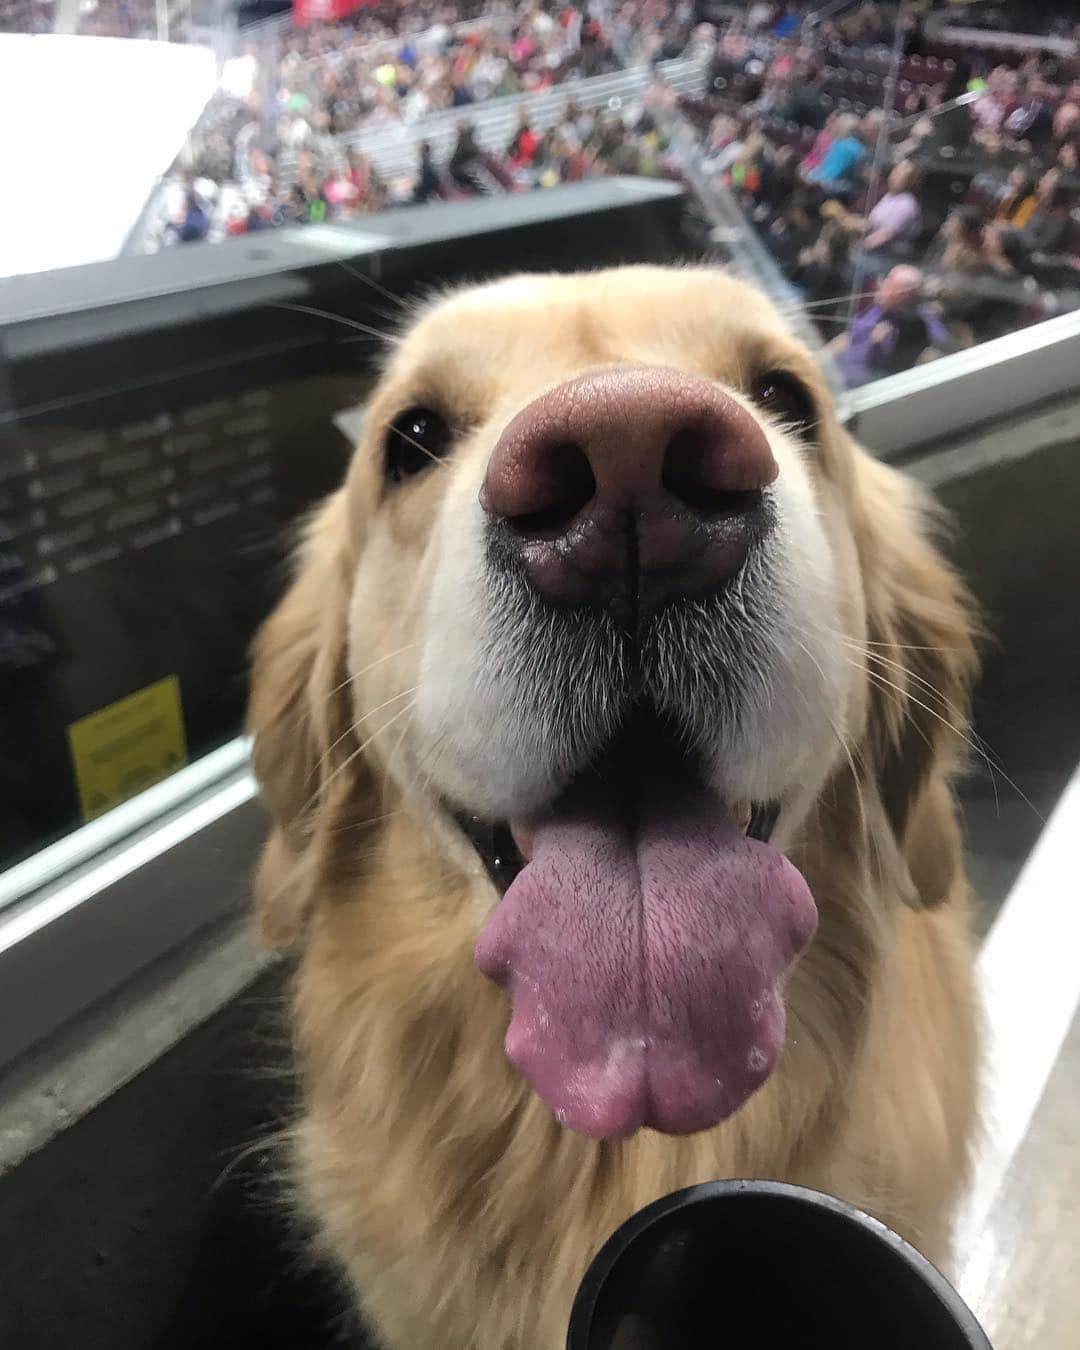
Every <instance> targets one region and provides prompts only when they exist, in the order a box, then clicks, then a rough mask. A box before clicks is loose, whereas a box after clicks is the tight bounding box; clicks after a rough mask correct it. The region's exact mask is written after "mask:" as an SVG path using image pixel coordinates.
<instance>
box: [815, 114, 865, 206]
mask: <svg viewBox="0 0 1080 1350" xmlns="http://www.w3.org/2000/svg"><path fill="white" fill-rule="evenodd" d="M858 130H859V119H858V118H857V117H854V116H853V115H852V114H851V113H844V114H843V115H842V116H841V117H840V118H839V119H838V120H837V123H836V128H835V133H836V134H835V139H834V140H833V142H832V144H831V145H830V146H829V148H828V150H827V151H826V152H825V155H824V158H823V159H822V161H821V163H820V164H818V165H817V166H815V167H812V168H810V169H808V170H807V171H806V173H805V175H804V177H805V178H806V180H807V182H809V183H819V184H820V185H821V186H822V187H823V188H824V189H825V190H826V191H827V192H835V193H837V195H847V194H849V193H850V192H851V191H852V189H853V188H854V187H855V186H856V184H857V182H858V174H859V169H860V168H861V167H862V164H863V161H864V160H865V159H866V146H865V145H864V144H863V142H862V140H861V139H860V137H859V135H858Z"/></svg>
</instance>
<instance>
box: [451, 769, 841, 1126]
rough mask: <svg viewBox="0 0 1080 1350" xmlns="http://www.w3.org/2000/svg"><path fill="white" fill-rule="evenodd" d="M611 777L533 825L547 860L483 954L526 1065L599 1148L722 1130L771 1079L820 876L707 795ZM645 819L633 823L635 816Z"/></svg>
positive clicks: (536, 848) (502, 907) (511, 1049)
mask: <svg viewBox="0 0 1080 1350" xmlns="http://www.w3.org/2000/svg"><path fill="white" fill-rule="evenodd" d="M635 795H636V797H637V800H636V803H635V805H634V810H633V811H630V812H626V811H623V812H620V811H618V810H617V809H615V807H614V806H613V804H612V803H611V802H610V800H606V799H605V798H606V797H609V796H610V794H605V793H604V791H603V790H602V785H593V786H592V787H591V788H590V789H587V790H577V789H575V790H574V791H572V792H570V793H568V794H567V796H566V797H565V798H564V799H563V800H562V801H561V802H560V803H558V804H557V805H556V807H555V808H554V810H553V811H552V813H551V814H550V815H549V816H547V817H546V818H544V819H542V820H539V821H536V822H532V831H533V835H532V858H531V861H530V862H528V863H527V864H526V866H525V867H524V868H523V869H522V871H521V872H520V873H519V875H518V876H517V878H516V879H515V881H514V883H513V885H512V886H511V887H510V888H509V890H508V891H507V893H506V895H505V896H504V897H503V899H502V901H501V902H500V903H499V905H498V907H497V909H496V910H495V913H494V914H493V915H492V917H491V919H490V921H489V922H488V924H487V927H486V928H485V929H484V932H483V933H482V934H481V937H480V940H479V942H478V944H477V949H476V960H477V964H478V965H479V967H480V969H481V970H482V971H483V972H484V974H485V975H488V976H490V977H491V979H493V980H495V981H496V982H497V983H498V984H500V985H501V986H502V987H503V988H505V989H506V990H507V992H508V993H509V995H510V998H511V1000H512V1002H513V1017H512V1019H511V1022H510V1029H509V1031H508V1033H507V1037H506V1051H507V1054H508V1055H509V1057H510V1059H511V1060H512V1061H513V1063H514V1064H515V1065H517V1067H518V1068H519V1069H520V1071H521V1072H522V1073H523V1074H524V1075H525V1077H526V1078H527V1079H528V1080H529V1082H530V1083H531V1084H532V1085H533V1087H534V1088H535V1089H536V1091H537V1092H538V1093H539V1094H540V1096H541V1097H542V1098H543V1100H544V1101H545V1102H546V1103H547V1104H548V1106H549V1107H550V1108H551V1109H552V1111H554V1112H555V1114H556V1116H557V1117H558V1119H559V1120H560V1121H561V1122H562V1123H563V1124H565V1125H567V1126H569V1127H570V1128H571V1129H574V1130H578V1131H580V1132H581V1133H582V1134H587V1135H592V1136H594V1137H596V1138H609V1137H616V1136H620V1135H627V1134H631V1133H633V1131H634V1130H637V1129H639V1128H640V1127H641V1126H643V1125H644V1126H649V1127H651V1128H653V1129H656V1130H664V1131H666V1132H668V1133H670V1134H687V1133H690V1132H692V1131H694V1130H703V1129H707V1128H709V1127H710V1126H712V1125H715V1124H717V1122H719V1121H721V1120H723V1119H724V1117H725V1116H728V1115H730V1114H731V1112H733V1111H734V1110H736V1108H737V1107H739V1106H740V1105H742V1103H743V1102H744V1101H745V1100H746V1099H747V1097H749V1096H750V1094H751V1093H752V1092H753V1091H754V1090H755V1089H756V1088H757V1087H759V1086H760V1085H761V1083H763V1082H764V1080H765V1079H766V1078H767V1077H768V1076H769V1074H770V1072H771V1071H772V1069H773V1067H774V1066H775V1064H776V1061H777V1059H778V1057H779V1055H780V1051H781V1049H782V1047H783V1043H784V1005H783V1001H782V988H783V978H784V975H785V973H786V972H787V971H788V970H789V968H790V967H791V965H792V963H793V962H794V961H795V959H796V957H797V956H798V955H799V953H800V952H801V951H802V950H803V949H804V948H805V947H806V946H807V944H808V943H809V942H810V939H811V938H812V937H813V934H814V928H815V926H816V923H817V911H816V909H815V907H814V901H813V898H812V897H811V895H810V891H809V889H808V888H807V885H806V882H805V881H804V880H803V878H802V876H801V875H800V874H799V873H798V872H797V871H796V869H795V868H794V867H793V866H792V864H791V863H790V862H788V860H787V859H786V858H785V857H783V855H782V854H780V853H778V852H777V851H776V850H775V849H773V848H770V847H769V846H768V845H766V844H762V843H758V842H757V841H755V840H752V839H747V838H744V836H743V835H742V834H740V833H739V831H738V830H737V829H736V828H735V827H734V825H733V824H732V823H731V822H730V821H729V820H727V819H725V818H724V817H723V815H722V813H721V811H720V809H719V807H718V805H717V803H716V800H715V799H714V798H712V797H711V796H709V795H708V794H707V793H706V792H705V790H704V789H703V788H699V787H695V786H692V785H688V784H684V783H680V784H679V785H678V786H669V785H668V784H666V783H665V784H664V785H663V790H660V788H659V787H658V786H656V784H653V785H652V786H651V787H650V788H649V789H647V790H641V791H639V792H638V793H637V794H635ZM631 822H632V823H631Z"/></svg>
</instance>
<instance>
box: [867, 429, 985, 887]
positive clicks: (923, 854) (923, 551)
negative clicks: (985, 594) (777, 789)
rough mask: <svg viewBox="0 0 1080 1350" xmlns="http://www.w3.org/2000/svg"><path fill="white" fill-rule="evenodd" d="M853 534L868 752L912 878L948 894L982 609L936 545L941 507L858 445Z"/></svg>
mask: <svg viewBox="0 0 1080 1350" xmlns="http://www.w3.org/2000/svg"><path fill="white" fill-rule="evenodd" d="M858 458H859V470H858V473H857V476H856V494H857V505H856V514H855V519H856V540H857V545H858V549H859V555H860V563H861V569H862V576H863V587H864V594H865V597H866V616H867V641H866V646H865V650H864V654H863V661H864V665H865V669H866V673H867V678H868V680H869V690H870V698H869V709H868V732H867V745H866V758H867V760H868V762H869V764H870V766H871V768H872V772H873V775H874V778H875V782H876V786H877V791H878V794H879V797H880V801H881V807H882V811H883V814H884V818H885V821H886V822H887V825H888V828H889V829H890V830H891V832H892V834H893V835H894V836H895V839H896V843H897V845H898V848H899V853H900V856H901V857H902V859H903V861H904V864H905V866H906V870H907V873H908V876H907V878H906V881H908V882H910V884H909V885H905V887H904V888H903V889H904V891H905V898H906V899H908V900H909V901H910V902H912V903H915V904H921V905H934V904H937V903H939V902H940V901H941V900H943V899H944V898H945V897H946V895H947V894H948V892H949V888H950V886H951V884H952V881H953V879H954V877H955V875H956V871H957V868H958V867H959V863H960V854H961V838H960V830H959V826H958V824H957V820H956V809H955V803H954V801H953V795H952V792H951V789H950V787H949V782H950V778H951V776H952V775H953V774H954V773H955V771H956V770H957V768H958V767H959V765H960V763H961V762H962V759H963V750H964V748H965V747H966V746H967V745H968V744H970V738H969V735H968V714H969V709H970V693H971V684H972V681H973V679H974V675H975V667H976V660H975V643H974V634H975V618H974V607H973V604H972V601H971V598H970V596H969V595H968V593H967V591H966V589H965V587H964V585H963V583H962V582H961V581H960V579H959V577H958V576H957V575H956V573H955V572H954V571H953V570H952V568H951V567H950V566H949V565H948V564H947V563H946V561H945V559H944V557H943V555H942V553H941V551H940V549H939V547H938V544H937V542H936V540H937V536H939V535H940V533H941V525H942V513H941V512H940V510H939V509H938V508H937V507H936V506H935V505H934V504H933V502H932V501H931V500H930V498H929V497H928V496H927V495H926V493H925V492H924V491H923V490H922V489H921V488H920V487H919V486H917V485H916V484H915V483H914V482H912V481H911V480H909V479H908V478H906V477H904V476H903V475H901V474H899V473H897V472H896V471H895V470H894V469H890V468H889V467H887V466H886V465H884V464H881V463H880V462H878V461H876V460H873V459H871V458H870V457H869V456H868V455H865V454H863V453H860V454H859V457H858Z"/></svg>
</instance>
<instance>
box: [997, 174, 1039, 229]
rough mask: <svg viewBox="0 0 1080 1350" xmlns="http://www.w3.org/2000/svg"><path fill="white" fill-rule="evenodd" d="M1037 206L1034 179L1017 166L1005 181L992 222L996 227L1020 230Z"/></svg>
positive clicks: (1027, 222) (1026, 223)
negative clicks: (1002, 226) (1003, 226)
mask: <svg viewBox="0 0 1080 1350" xmlns="http://www.w3.org/2000/svg"><path fill="white" fill-rule="evenodd" d="M1038 205H1039V199H1038V197H1037V196H1036V195H1035V178H1034V176H1033V174H1032V173H1031V172H1030V170H1028V169H1026V168H1025V167H1024V166H1023V165H1022V164H1018V165H1017V166H1016V168H1015V169H1013V171H1012V172H1011V173H1010V174H1009V176H1008V178H1007V179H1006V180H1005V186H1004V188H1003V190H1002V193H1001V196H1000V197H999V198H998V203H997V207H996V208H995V210H994V220H995V222H996V223H997V224H998V225H1005V226H1008V227H1009V228H1010V229H1014V230H1022V229H1024V228H1025V227H1026V226H1027V225H1028V224H1029V222H1030V221H1031V217H1032V216H1033V215H1034V214H1035V212H1036V210H1037V209H1038Z"/></svg>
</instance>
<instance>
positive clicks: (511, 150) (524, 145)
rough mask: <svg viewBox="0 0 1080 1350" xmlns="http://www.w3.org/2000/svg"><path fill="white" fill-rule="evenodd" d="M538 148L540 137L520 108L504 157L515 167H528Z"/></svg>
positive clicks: (530, 165)
mask: <svg viewBox="0 0 1080 1350" xmlns="http://www.w3.org/2000/svg"><path fill="white" fill-rule="evenodd" d="M571 125H572V123H571ZM539 148H540V137H539V135H538V134H537V133H536V132H535V131H534V130H533V128H532V126H531V124H530V122H529V117H528V114H527V113H526V112H525V111H524V110H522V111H521V113H519V115H518V123H517V126H516V127H515V129H514V134H513V136H511V138H510V144H509V145H508V146H507V147H506V158H507V159H508V160H509V161H510V163H511V165H512V166H513V167H514V168H515V169H528V168H531V167H532V162H533V160H534V159H535V158H536V152H537V150H538V149H539Z"/></svg>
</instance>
